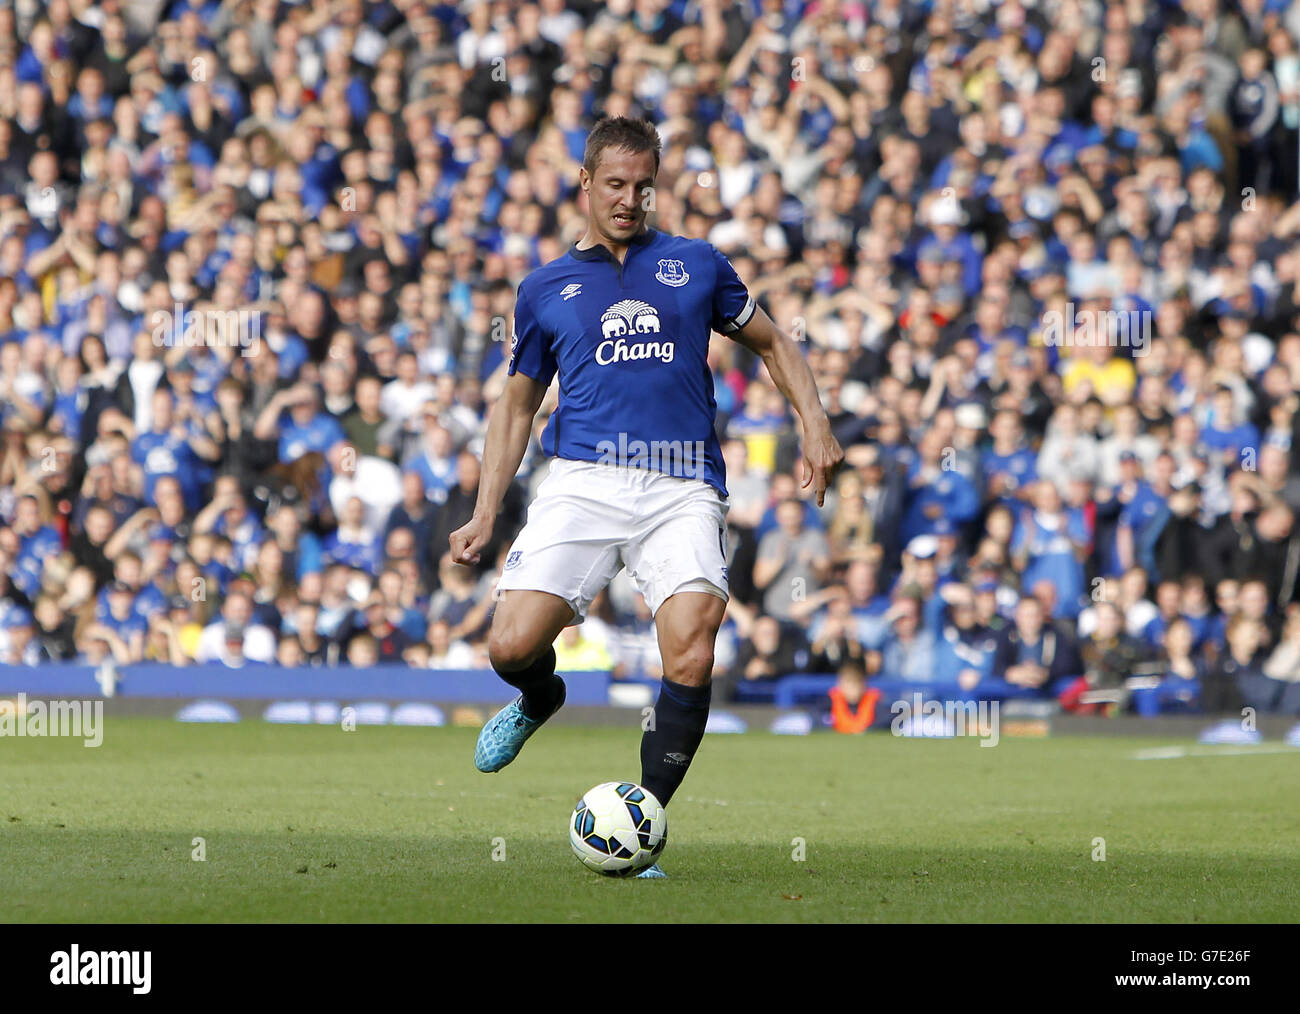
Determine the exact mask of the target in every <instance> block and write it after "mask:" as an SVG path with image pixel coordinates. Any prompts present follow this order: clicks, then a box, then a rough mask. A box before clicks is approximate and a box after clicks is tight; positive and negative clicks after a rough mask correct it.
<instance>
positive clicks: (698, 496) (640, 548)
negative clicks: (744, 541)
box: [623, 490, 727, 615]
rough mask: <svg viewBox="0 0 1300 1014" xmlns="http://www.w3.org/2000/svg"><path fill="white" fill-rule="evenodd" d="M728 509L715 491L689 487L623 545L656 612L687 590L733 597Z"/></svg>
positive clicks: (631, 570)
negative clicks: (729, 589)
mask: <svg viewBox="0 0 1300 1014" xmlns="http://www.w3.org/2000/svg"><path fill="white" fill-rule="evenodd" d="M726 539H727V523H726V511H725V508H723V506H722V504H721V502H720V501H719V500H718V499H717V495H716V494H715V493H712V492H711V491H708V490H705V491H703V492H700V491H690V490H688V491H685V494H684V496H683V497H682V498H681V499H680V500H679V501H677V502H675V503H669V504H667V505H666V506H665V507H664V509H663V510H662V511H661V512H660V515H659V517H658V518H656V519H655V520H654V521H653V523H652V524H650V525H647V526H644V527H643V529H642V530H641V531H640V532H638V533H637V535H636V536H635V537H634V538H633V539H631V540H629V542H628V543H627V545H625V546H624V547H623V559H624V562H625V563H626V564H627V570H628V573H629V574H631V576H632V580H633V582H634V583H635V584H636V586H637V590H638V591H640V592H641V594H642V595H643V596H644V597H645V600H646V604H647V605H648V606H649V607H650V611H651V613H652V614H654V615H658V612H659V610H660V609H661V608H662V607H663V604H664V603H665V602H667V601H668V599H669V598H670V597H671V596H673V595H676V594H677V593H678V592H682V591H700V592H710V591H711V592H713V593H714V594H716V595H717V596H718V597H719V598H721V599H722V600H723V601H724V602H725V601H726V598H727V553H726Z"/></svg>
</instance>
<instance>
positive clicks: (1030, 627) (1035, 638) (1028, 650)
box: [993, 596, 1084, 697]
mask: <svg viewBox="0 0 1300 1014" xmlns="http://www.w3.org/2000/svg"><path fill="white" fill-rule="evenodd" d="M1046 621H1047V613H1046V612H1045V611H1044V609H1043V606H1042V603H1041V602H1039V601H1038V599H1036V598H1034V597H1032V596H1026V597H1024V598H1022V599H1021V600H1020V601H1019V603H1017V605H1016V611H1015V621H1014V623H1013V624H1011V625H1010V626H1008V627H1006V628H1005V629H1004V630H1003V631H1002V634H1001V635H1000V636H999V638H998V646H997V650H996V652H995V653H994V656H993V676H994V677H995V678H996V679H999V680H1003V681H1004V682H1006V683H1008V684H1011V685H1012V686H1015V687H1020V688H1022V689H1024V690H1027V691H1030V692H1032V693H1033V694H1034V695H1036V696H1053V697H1054V696H1056V694H1058V693H1060V692H1061V691H1062V690H1064V689H1065V688H1066V687H1067V686H1068V685H1069V684H1070V683H1072V682H1073V681H1074V680H1075V679H1077V678H1078V677H1079V676H1080V675H1082V673H1083V668H1084V667H1083V660H1082V659H1081V658H1080V657H1079V654H1078V652H1077V651H1076V650H1075V648H1074V645H1073V644H1071V643H1070V642H1069V641H1066V640H1065V639H1063V638H1062V637H1061V636H1060V635H1059V634H1058V633H1057V631H1056V630H1054V629H1053V628H1052V627H1051V625H1050V624H1048V623H1047V622H1046Z"/></svg>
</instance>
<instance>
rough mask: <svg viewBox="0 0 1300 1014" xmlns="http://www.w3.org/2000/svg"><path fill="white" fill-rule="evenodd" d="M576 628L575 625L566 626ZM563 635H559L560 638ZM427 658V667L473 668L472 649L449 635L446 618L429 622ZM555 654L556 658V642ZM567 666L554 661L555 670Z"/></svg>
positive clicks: (570, 628)
mask: <svg viewBox="0 0 1300 1014" xmlns="http://www.w3.org/2000/svg"><path fill="white" fill-rule="evenodd" d="M566 629H567V630H576V629H577V628H576V627H569V628H566ZM562 639H563V635H561V640H562ZM428 647H429V652H428V658H427V659H426V660H425V661H424V663H423V668H427V669H472V668H474V649H473V648H471V647H470V646H469V645H468V644H466V643H465V642H464V641H462V640H459V639H458V638H453V637H452V636H451V626H450V624H448V623H447V621H446V620H434V622H433V623H430V624H429V640H428ZM556 647H557V651H556V656H557V658H558V656H559V651H558V647H559V645H558V642H557V645H556ZM567 668H569V667H568V666H565V665H561V664H560V663H558V662H557V663H556V671H557V672H562V671H564V670H566V669H567Z"/></svg>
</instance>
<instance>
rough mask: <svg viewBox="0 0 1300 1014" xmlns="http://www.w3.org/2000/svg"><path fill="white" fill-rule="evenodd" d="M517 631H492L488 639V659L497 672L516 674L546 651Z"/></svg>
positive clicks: (544, 647) (532, 639)
mask: <svg viewBox="0 0 1300 1014" xmlns="http://www.w3.org/2000/svg"><path fill="white" fill-rule="evenodd" d="M534 641H535V639H534V638H530V637H526V636H524V635H523V634H522V633H521V632H520V631H517V630H511V629H506V630H493V631H492V633H491V635H490V636H489V637H488V658H489V659H491V661H492V668H493V669H495V670H496V671H497V672H518V671H519V670H521V669H527V668H528V667H529V666H530V665H531V664H532V663H533V661H534V660H535V659H536V658H537V656H538V655H540V654H541V653H542V652H543V651H545V650H546V646H545V645H538V644H536V643H534Z"/></svg>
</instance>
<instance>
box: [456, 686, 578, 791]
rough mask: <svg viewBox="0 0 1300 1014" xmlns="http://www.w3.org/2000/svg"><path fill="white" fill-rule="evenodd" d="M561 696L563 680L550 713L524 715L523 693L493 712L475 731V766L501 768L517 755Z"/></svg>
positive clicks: (557, 709)
mask: <svg viewBox="0 0 1300 1014" xmlns="http://www.w3.org/2000/svg"><path fill="white" fill-rule="evenodd" d="M564 697H565V690H564V684H563V682H561V684H560V699H559V702H558V703H557V704H556V705H555V708H554V710H553V711H552V712H551V714H550V715H547V716H546V718H538V719H533V718H529V717H528V716H527V715H525V714H524V711H523V706H522V705H523V700H524V699H523V697H522V695H521V696H519V697H516V698H515V699H514V700H513V701H511V702H510V703H509V704H507V705H506V706H505V707H504V708H502V709H501V710H500V711H498V712H497V713H496V714H495V715H493V716H492V717H491V718H490V719H489V720H488V723H487V725H485V726H483V731H482V732H480V733H479V734H478V743H477V744H476V745H475V747H474V766H475V767H476V768H478V769H479V770H480V771H484V772H489V771H500V770H501V769H502V768H503V767H505V766H506V765H507V764H509V763H510V762H511V761H512V760H514V759H515V758H516V757H518V756H519V751H520V750H522V749H523V748H524V744H525V743H526V742H528V737H529V736H531V735H532V734H533V733H534V732H536V731H537V730H538V729H539V728H541V725H542V723H543V722H545V721H546V719H547V718H550V717H551V715H554V714H555V712H556V711H559V710H560V708H562V707H563V706H564Z"/></svg>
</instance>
